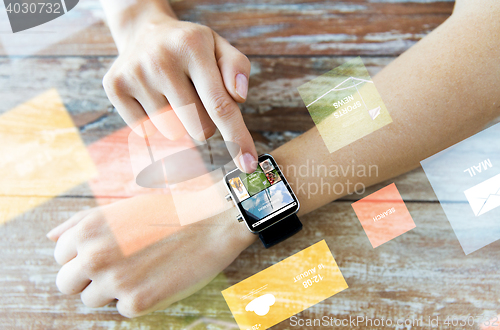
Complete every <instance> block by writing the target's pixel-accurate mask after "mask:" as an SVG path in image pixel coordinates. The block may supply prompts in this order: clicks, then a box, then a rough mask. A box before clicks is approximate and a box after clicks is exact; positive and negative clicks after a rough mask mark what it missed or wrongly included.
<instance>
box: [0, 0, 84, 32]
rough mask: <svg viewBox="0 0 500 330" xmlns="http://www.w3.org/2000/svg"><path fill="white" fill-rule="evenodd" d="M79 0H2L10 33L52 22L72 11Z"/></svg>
mask: <svg viewBox="0 0 500 330" xmlns="http://www.w3.org/2000/svg"><path fill="white" fill-rule="evenodd" d="M78 1H79V0H4V1H3V2H4V4H5V9H6V10H7V15H8V16H9V21H10V26H11V27H12V32H14V33H16V32H19V31H24V30H27V29H31V28H32V27H35V26H38V25H41V24H44V23H47V22H48V21H52V20H53V19H55V18H58V17H59V16H62V15H64V14H65V13H67V12H68V11H70V10H71V9H73V8H74V7H75V6H76V4H77V3H78Z"/></svg>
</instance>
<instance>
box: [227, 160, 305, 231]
mask: <svg viewBox="0 0 500 330" xmlns="http://www.w3.org/2000/svg"><path fill="white" fill-rule="evenodd" d="M226 182H227V184H228V187H229V189H230V190H231V193H232V195H233V197H236V199H235V201H236V204H237V205H238V208H239V209H240V212H241V214H242V216H243V218H244V219H245V221H246V223H247V225H248V227H249V229H250V230H251V231H260V230H262V229H264V228H266V227H268V226H270V225H272V224H274V223H275V222H277V221H279V220H281V219H283V218H284V217H286V216H288V215H290V214H293V213H295V212H296V211H297V209H298V203H297V200H296V197H295V196H294V195H293V192H292V190H291V189H290V187H289V185H288V183H287V182H286V180H285V178H284V177H283V175H282V174H281V171H280V170H279V168H278V166H277V165H276V163H275V162H274V159H273V158H272V157H271V156H269V155H264V156H261V157H259V164H258V166H257V169H256V170H255V172H253V173H251V174H247V173H243V172H241V171H239V170H235V171H233V172H231V173H229V174H228V175H227V177H226Z"/></svg>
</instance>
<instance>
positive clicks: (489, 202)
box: [464, 174, 500, 217]
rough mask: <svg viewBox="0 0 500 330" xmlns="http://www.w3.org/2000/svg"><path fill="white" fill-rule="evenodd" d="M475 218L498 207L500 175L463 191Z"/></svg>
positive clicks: (499, 201) (499, 202)
mask: <svg viewBox="0 0 500 330" xmlns="http://www.w3.org/2000/svg"><path fill="white" fill-rule="evenodd" d="M464 194H465V197H467V200H468V201H469V204H470V207H471V208H472V211H473V212H474V214H475V215H476V217H478V216H480V215H481V214H484V213H486V212H488V211H491V210H493V209H495V208H497V207H499V206H500V174H497V175H495V176H494V177H492V178H490V179H488V180H486V181H483V182H481V183H479V184H477V185H475V186H474V187H472V188H469V189H467V190H466V191H464Z"/></svg>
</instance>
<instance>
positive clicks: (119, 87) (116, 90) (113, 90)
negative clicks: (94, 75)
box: [102, 71, 127, 98]
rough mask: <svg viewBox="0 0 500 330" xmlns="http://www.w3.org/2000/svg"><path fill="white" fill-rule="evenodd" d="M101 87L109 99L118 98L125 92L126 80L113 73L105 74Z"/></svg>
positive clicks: (120, 75)
mask: <svg viewBox="0 0 500 330" xmlns="http://www.w3.org/2000/svg"><path fill="white" fill-rule="evenodd" d="M102 86H103V87H104V90H105V91H106V94H107V95H108V97H109V98H115V97H119V96H121V95H123V94H125V91H126V90H127V87H126V78H125V77H124V76H123V75H122V74H116V73H114V72H113V71H109V72H108V73H106V74H105V75H104V77H103V79H102Z"/></svg>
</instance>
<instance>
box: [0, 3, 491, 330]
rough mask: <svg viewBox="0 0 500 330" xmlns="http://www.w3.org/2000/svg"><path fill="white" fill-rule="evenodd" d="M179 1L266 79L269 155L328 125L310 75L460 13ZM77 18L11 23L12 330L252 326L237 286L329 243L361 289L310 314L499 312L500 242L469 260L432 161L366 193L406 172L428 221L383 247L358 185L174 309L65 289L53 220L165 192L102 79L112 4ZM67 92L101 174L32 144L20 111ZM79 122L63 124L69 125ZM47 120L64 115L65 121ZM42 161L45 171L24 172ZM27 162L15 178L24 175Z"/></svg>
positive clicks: (408, 197)
mask: <svg viewBox="0 0 500 330" xmlns="http://www.w3.org/2000/svg"><path fill="white" fill-rule="evenodd" d="M172 5H173V7H174V9H175V11H176V12H177V13H178V16H179V17H180V18H181V19H185V20H190V21H196V22H199V23H201V24H206V25H208V26H210V27H212V28H213V29H214V30H215V31H216V32H218V33H219V34H221V35H222V36H223V37H225V38H227V39H228V40H229V41H230V42H231V43H232V44H233V45H235V46H236V47H237V48H239V49H240V50H241V51H242V52H243V53H245V54H247V55H248V56H249V58H250V60H251V62H252V74H251V80H250V90H249V95H248V101H247V102H246V103H245V104H244V105H243V106H242V111H243V114H244V118H245V122H246V124H247V125H248V127H249V129H250V131H251V132H252V135H253V137H254V139H255V141H256V145H257V149H258V152H259V153H262V152H267V151H271V150H273V149H274V148H276V147H278V146H280V145H281V144H283V143H285V142H287V141H289V140H291V139H293V138H294V137H296V136H298V135H300V134H301V133H302V132H304V131H306V130H307V129H309V128H311V127H312V126H313V123H312V120H311V118H310V116H309V114H308V112H307V110H306V108H305V106H304V104H303V102H302V100H301V99H300V96H299V94H298V92H297V89H296V88H297V87H298V86H300V85H302V84H303V83H305V82H307V81H309V80H311V79H313V78H314V77H316V76H318V75H320V74H322V73H324V72H326V71H329V70H331V69H332V68H334V67H336V66H338V65H340V64H342V63H344V62H345V61H347V60H348V59H350V58H352V57H353V56H358V55H360V56H362V59H363V61H364V63H365V65H366V66H367V68H368V70H369V72H370V74H371V75H372V76H373V75H374V74H376V73H377V72H378V71H380V70H381V69H382V68H383V67H384V66H385V65H387V64H388V63H390V62H391V61H392V60H393V59H394V58H395V57H396V56H398V55H399V54H400V53H402V52H403V51H405V50H406V49H408V48H409V47H411V46H412V45H413V44H415V43H416V42H417V41H418V40H419V39H421V38H422V37H424V36H425V35H426V34H427V33H429V32H430V31H432V30H433V29H434V28H436V27H437V26H438V25H439V24H441V23H442V22H443V21H444V20H446V19H447V17H449V15H450V14H451V12H452V9H453V2H432V0H431V1H429V2H428V1H415V2H410V1H403V0H400V1H390V0H380V1H367V0H366V1H365V0H346V1H343V2H336V1H325V2H313V1H306V2H302V3H298V2H295V1H283V0H268V1H261V2H254V1H250V0H244V1H240V2H234V3H233V2H231V3H227V2H225V1H219V0H176V1H172ZM72 15H73V16H72V19H65V18H64V17H61V18H59V19H57V20H55V21H53V23H51V24H52V25H50V26H49V25H47V26H46V27H45V30H43V29H42V30H41V32H37V33H34V32H32V33H30V32H29V31H27V32H25V33H20V34H19V37H18V39H16V38H17V36H16V35H14V36H12V35H11V33H10V32H9V31H7V30H5V31H0V32H1V33H0V41H1V43H2V44H1V45H0V86H1V89H0V99H1V101H0V128H1V129H6V127H13V130H12V133H9V134H10V135H9V134H4V133H5V132H4V133H2V132H1V131H0V137H1V142H0V144H1V145H2V146H1V147H0V150H1V152H2V153H3V154H2V155H1V157H2V160H0V169H1V170H2V172H3V174H1V175H0V186H1V187H0V207H1V209H0V224H1V225H0V238H1V239H0V248H1V252H2V253H1V254H0V262H1V265H2V267H1V268H0V283H1V286H0V290H1V293H2V294H1V297H2V299H1V300H0V328H2V329H183V328H187V329H237V326H236V323H235V321H234V319H233V318H232V315H231V313H230V311H229V309H228V307H227V305H226V303H225V301H224V299H223V297H222V295H221V290H223V289H225V288H227V287H229V286H230V285H233V284H235V283H238V282H239V281H242V280H244V279H245V278H247V277H249V276H251V275H253V274H255V273H257V272H259V271H261V270H263V269H265V268H267V267H268V266H270V265H272V264H274V263H276V262H278V261H280V260H282V259H284V258H286V257H288V256H290V255H292V254H293V253H296V252H299V251H301V250H302V249H304V248H306V247H308V246H310V245H312V244H314V243H316V242H318V241H320V240H321V239H325V240H326V242H327V244H328V246H329V247H330V249H331V251H332V253H333V255H334V257H335V259H336V261H337V263H338V265H339V267H340V269H341V271H342V273H343V275H344V277H345V279H346V281H347V283H348V285H349V289H347V290H345V291H343V292H341V293H339V294H337V295H335V296H333V297H331V298H329V299H326V300H325V301H323V302H321V303H319V304H317V305H315V306H312V307H311V308H309V309H307V310H305V311H303V312H302V313H300V314H299V315H298V316H299V317H301V318H321V317H323V316H324V315H327V316H329V317H330V316H331V317H336V318H348V317H349V316H352V317H356V316H364V317H370V318H382V317H384V318H392V319H412V318H415V319H421V318H423V319H425V320H427V318H428V317H429V316H431V317H435V316H439V317H440V325H439V328H443V329H447V328H449V329H453V328H457V327H454V326H445V325H444V320H445V318H446V317H448V316H449V317H451V318H455V319H457V318H466V317H467V316H470V315H472V316H478V317H482V318H488V317H493V316H495V315H498V314H499V311H500V299H499V295H498V292H500V274H499V263H498V257H499V253H498V248H499V246H500V245H499V244H500V243H499V242H496V243H493V244H490V245H489V246H487V247H485V248H483V249H481V250H479V251H477V252H475V253H473V254H471V255H468V256H466V255H465V254H464V252H463V251H462V249H461V247H460V244H459V242H458V240H457V238H456V236H455V234H454V232H453V230H452V228H451V226H450V224H449V222H448V220H447V219H446V216H445V214H444V212H443V210H442V208H441V206H440V204H439V202H438V201H437V198H436V196H435V194H434V193H433V190H432V188H431V186H430V184H429V182H428V180H427V178H426V176H425V174H424V173H423V171H422V169H421V168H419V169H416V170H414V171H412V172H410V173H407V174H404V175H402V176H399V177H397V178H395V179H393V180H391V181H387V182H384V183H381V184H379V185H377V186H375V187H370V188H369V189H367V192H366V193H365V195H367V194H369V193H371V192H374V191H376V190H378V189H380V188H382V187H384V186H386V185H388V184H390V183H392V182H395V183H396V186H397V188H398V189H399V191H400V193H401V194H402V196H403V198H404V200H405V202H406V205H407V207H408V209H409V211H410V213H411V215H412V217H413V219H414V221H415V224H416V228H415V229H413V230H411V231H410V232H408V233H406V234H404V235H402V236H399V237H397V238H396V239H393V240H392V241H390V242H388V243H386V244H383V245H382V246H380V247H378V248H376V249H373V248H372V247H371V245H370V243H369V241H368V239H367V237H366V234H365V233H364V231H363V229H362V227H361V225H360V222H359V220H358V219H357V217H356V215H355V213H354V211H353V209H352V207H351V204H352V202H353V200H356V199H358V198H359V197H360V196H350V197H346V198H343V199H341V200H338V201H335V202H333V203H330V204H329V205H326V206H324V207H322V208H320V209H318V210H316V211H314V212H312V213H310V214H308V215H306V216H304V217H303V222H304V229H303V230H302V231H301V232H300V233H299V234H298V235H296V236H294V238H293V239H290V240H287V241H285V242H284V243H282V244H280V245H279V246H277V247H276V248H273V249H270V250H263V249H262V247H261V246H260V245H259V244H254V245H252V246H251V247H250V248H248V249H247V250H246V251H244V252H243V253H242V254H241V255H240V256H239V257H238V258H237V259H236V260H235V261H234V262H233V263H232V264H231V265H230V266H229V267H228V268H227V269H226V270H224V272H222V273H221V274H219V276H217V277H216V279H215V280H213V281H212V282H211V283H210V284H209V285H208V286H207V287H205V288H204V289H203V290H201V291H200V292H198V293H197V294H195V295H193V296H191V297H190V298H188V299H185V300H183V301H181V302H179V303H177V304H175V305H173V306H171V307H170V308H168V309H166V310H164V311H158V312H155V313H152V314H149V315H146V316H143V317H139V318H136V319H126V318H124V317H122V316H121V315H119V314H118V313H117V311H116V308H115V305H114V304H110V305H108V306H106V307H105V308H99V309H90V308H87V307H85V306H84V305H83V304H82V303H81V301H80V297H79V296H78V295H77V296H66V295H62V294H61V293H59V292H58V290H57V288H56V286H55V278H56V274H57V271H58V270H59V266H58V265H57V264H56V263H55V261H54V259H53V248H54V244H53V243H52V242H50V241H49V240H47V238H46V237H45V234H46V233H47V232H48V230H50V229H51V228H52V227H54V226H55V225H57V224H59V223H61V222H63V221H64V220H66V219H68V218H69V217H70V216H71V215H72V214H73V213H75V212H77V211H79V210H82V209H85V208H89V207H93V206H96V205H97V204H105V203H109V202H113V201H117V200H120V199H123V198H127V197H130V196H133V195H136V194H139V193H144V192H151V190H148V189H144V188H140V189H139V188H138V187H136V186H134V184H133V178H132V173H131V169H130V165H129V164H128V162H129V159H128V148H127V132H128V131H127V129H126V128H125V124H124V123H123V121H122V120H121V119H120V117H119V115H118V114H117V113H116V111H115V110H114V109H113V107H112V106H111V104H110V102H109V101H108V99H107V97H106V95H105V93H104V91H103V89H102V85H101V80H102V77H103V75H104V74H105V72H106V70H107V68H109V67H110V65H111V63H112V62H113V60H114V58H115V56H116V48H115V46H114V43H113V41H112V38H111V36H110V33H109V30H108V28H107V25H106V23H105V22H104V21H103V13H102V10H101V9H100V5H99V2H98V1H96V0H87V1H85V0H83V1H80V3H79V5H78V6H77V7H76V8H75V9H74V13H73V14H72ZM68 16H69V14H68ZM54 31H55V32H54ZM57 31H66V32H64V33H66V34H65V35H64V36H63V37H60V38H59V39H58V38H57V36H58V33H63V32H57ZM68 31H69V32H68ZM21 34H22V35H21ZM14 37H16V38H14ZM51 40H55V43H53V42H52V41H51ZM58 96H59V97H60V100H61V101H62V105H63V109H64V108H65V109H66V110H67V112H68V113H69V114H70V117H71V119H72V122H73V123H74V125H75V126H76V128H77V130H75V132H76V135H75V136H79V137H80V138H81V141H83V147H82V149H81V150H83V151H84V152H88V155H90V156H89V157H90V159H92V161H93V162H94V164H95V166H96V168H95V171H96V173H97V174H96V175H94V176H92V177H89V178H87V179H86V178H85V177H82V178H80V179H78V180H76V179H75V178H74V177H73V176H72V177H71V178H65V177H64V178H61V176H58V175H55V176H54V175H53V176H52V177H47V176H46V175H44V174H43V175H42V174H40V173H41V172H37V171H42V170H43V169H44V166H49V165H50V164H54V166H61V164H60V161H56V160H58V159H63V158H58V157H65V155H64V154H63V155H62V156H61V153H62V152H61V150H62V149H61V150H60V149H58V148H59V147H58V146H60V145H63V143H59V144H58V143H55V144H51V145H50V147H48V149H47V150H46V151H44V152H45V153H43V154H42V153H40V155H42V156H40V157H41V158H40V157H38V156H37V157H38V158H36V159H33V155H32V154H30V152H24V151H23V150H25V149H24V147H25V146H29V148H32V149H29V148H28V147H26V148H28V149H29V150H36V149H37V148H38V149H43V148H45V147H44V145H43V143H42V142H40V140H37V139H39V135H36V134H33V135H30V133H26V132H27V130H23V128H22V127H24V126H23V125H25V124H26V123H25V121H29V119H26V117H24V118H25V119H23V117H22V116H17V117H16V116H10V117H9V114H16V113H18V114H19V113H21V114H24V113H29V109H30V108H29V106H28V107H26V104H27V102H28V101H29V102H31V103H29V102H28V105H29V104H31V107H32V108H34V109H35V110H37V109H40V108H37V106H38V105H39V104H42V107H43V106H47V104H53V106H52V107H57V106H61V104H59V103H60V102H59V103H57V97H58ZM54 98H55V99H56V101H54ZM51 102H52V103H51ZM23 104H24V105H25V106H24V107H23ZM47 107H48V106H47ZM23 111H24V112H23ZM32 113H33V116H34V117H33V118H34V119H32V120H33V121H34V122H36V123H38V122H42V121H44V120H47V118H45V119H44V116H47V115H46V113H45V112H42V110H38V112H37V111H35V112H32ZM54 113H55V114H54V116H59V115H61V113H62V112H57V113H56V112H54ZM37 116H38V117H37ZM63 117H64V116H63ZM63 117H61V118H63ZM9 118H10V119H9ZM12 118H14V119H15V120H16V121H14V122H12V120H14V119H12ZM54 118H55V117H54ZM58 118H59V117H58ZM63 119H64V118H63ZM63 119H57V118H56V119H54V120H53V121H54V122H58V123H59V122H60V123H64V120H63ZM9 120H10V122H9ZM4 122H7V124H8V125H10V126H8V125H7V124H5V123H4ZM9 123H10V124H9ZM31 124H33V123H31ZM31 124H30V125H31ZM46 124H47V125H52V124H53V122H52V119H51V118H50V117H49V118H48V122H47V123H46ZM6 125H7V126H6ZM12 125H14V126H12ZM16 125H19V126H16ZM26 125H28V124H26ZM33 125H34V124H33ZM40 125H41V124H40ZM44 125H45V124H44ZM54 125H55V124H54ZM61 125H62V124H61ZM17 127H19V129H17ZM16 132H17V133H16ZM20 132H21V133H20ZM2 134H3V135H2ZM16 134H17V135H16ZM23 134H24V135H23ZM21 135H23V136H21ZM75 143H77V142H75ZM60 148H63V147H60ZM78 150H79V149H78ZM66 151H67V150H66V149H65V152H66ZM7 152H8V154H7ZM70 152H74V150H73V151H70ZM43 155H45V156H43ZM52 155H56V156H52ZM66 156H67V155H66ZM43 157H46V158H43ZM47 157H48V158H47ZM54 157H55V158H54ZM9 159H10V160H9ZM44 159H48V160H46V163H44ZM9 161H10V162H9ZM23 161H24V163H22V162H23ZM13 162H15V163H16V164H17V165H16V164H14V165H13ZM42 163H43V164H42ZM19 164H24V165H23V166H24V167H22V168H21V169H20V165H19ZM30 164H31V166H34V167H33V168H30V167H29V166H30ZM33 164H34V165H33ZM44 164H45V165H44ZM47 164H49V165H47ZM50 166H52V165H50ZM26 168H28V170H26ZM16 171H17V172H16ZM23 171H24V172H23ZM27 171H28V172H29V171H32V172H33V173H35V174H36V173H38V174H36V175H27V174H23V173H28V172H27ZM67 171H69V172H68V173H73V172H71V170H70V169H68V170H67ZM14 172H16V173H17V174H15V175H17V176H15V175H14V176H15V177H16V181H15V182H14V181H13V180H11V179H10V178H9V177H10V176H11V174H12V173H14ZM46 172H47V171H45V172H44V173H46ZM80 172H81V171H80ZM19 173H20V174H19ZM29 173H31V172H29ZM47 173H48V172H47ZM78 173H79V172H78ZM56 174H57V173H56ZM61 175H62V176H64V173H63V174H61ZM294 328H300V327H292V326H290V322H289V321H288V320H285V321H283V322H282V323H280V324H278V325H276V326H275V327H273V329H294ZM302 328H304V329H305V328H308V329H312V328H318V327H302ZM345 328H356V329H357V328H360V329H361V328H365V327H362V326H360V327H345ZM373 328H381V329H394V327H373ZM428 328H429V327H428V326H414V327H411V329H428ZM466 328H470V329H478V328H479V326H478V325H477V323H476V325H474V326H472V327H466ZM408 329H410V328H408Z"/></svg>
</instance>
